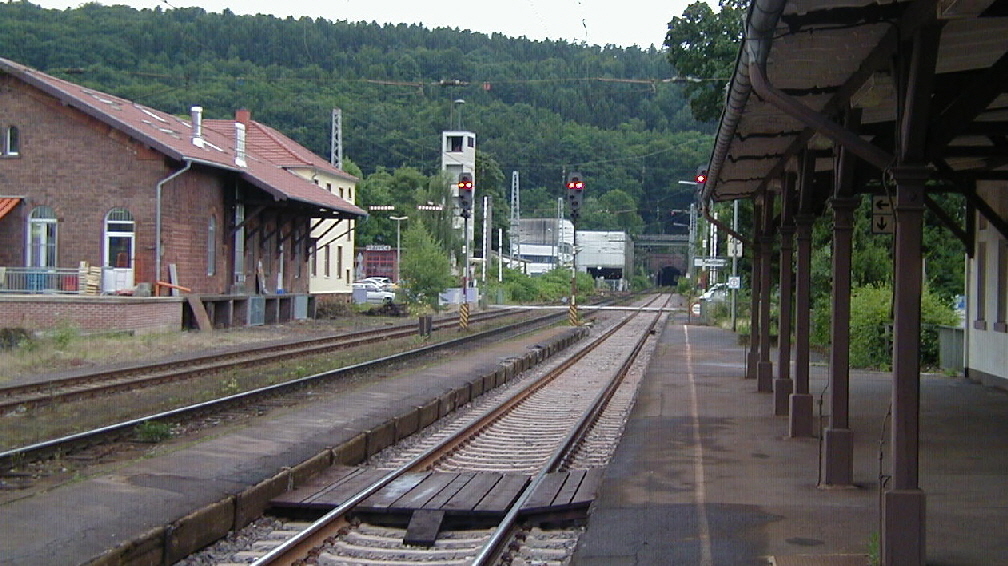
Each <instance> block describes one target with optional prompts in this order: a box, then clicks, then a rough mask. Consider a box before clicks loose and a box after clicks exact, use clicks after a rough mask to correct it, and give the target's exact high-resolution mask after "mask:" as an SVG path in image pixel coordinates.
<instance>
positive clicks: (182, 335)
mask: <svg viewBox="0 0 1008 566" xmlns="http://www.w3.org/2000/svg"><path fill="white" fill-rule="evenodd" d="M361 318H363V319H365V321H367V322H370V323H371V326H375V325H378V326H386V325H387V323H388V321H389V319H382V318H372V317H366V318H365V317H361ZM403 320H408V319H395V321H396V322H400V321H403ZM343 324H344V327H345V325H346V324H347V323H346V322H345V321H344V322H343ZM497 324H503V323H491V324H490V325H489V326H496V325H497ZM291 326H292V325H281V326H273V327H256V328H254V329H245V330H236V331H229V332H220V331H215V332H213V333H211V334H206V333H186V332H179V333H175V334H172V335H145V336H136V337H121V336H120V337H108V336H80V337H78V338H75V339H72V340H70V341H69V342H68V343H67V344H66V346H65V348H63V349H55V348H54V347H53V345H52V342H51V341H50V338H48V337H42V338H38V339H36V340H37V343H38V344H43V345H44V346H39V347H37V348H35V349H33V350H32V351H31V352H24V351H21V352H4V355H3V356H0V358H4V357H5V358H7V360H8V361H9V360H11V359H14V358H18V357H19V356H31V357H32V358H33V359H34V360H35V362H34V363H36V364H38V366H39V367H47V368H48V367H54V366H57V365H59V364H65V362H66V360H67V359H69V358H71V357H72V356H84V355H85V354H86V351H87V350H89V349H90V350H94V352H91V353H90V354H88V356H89V357H88V360H92V361H89V362H88V364H89V365H90V364H96V365H97V363H99V362H105V363H108V362H109V360H113V359H114V360H122V359H129V358H130V356H131V355H134V354H136V355H137V358H134V360H140V359H145V358H147V357H149V358H157V357H162V356H164V355H166V354H167V353H169V352H172V353H175V352H187V353H193V352H194V351H196V350H205V349H207V347H208V346H210V345H212V346H214V347H218V346H222V345H232V344H240V343H252V342H256V341H262V340H266V339H277V338H283V337H286V338H290V337H291V334H292V333H305V334H306V335H307V334H310V333H315V334H317V333H319V332H322V331H328V332H332V331H335V330H338V329H337V328H334V327H333V326H331V325H328V324H326V323H325V322H324V321H320V322H313V323H312V324H295V325H293V328H292V327H291ZM489 326H488V327H489ZM449 337H453V336H452V335H450V334H447V333H446V334H444V335H442V336H441V338H442V339H444V338H449ZM208 341H209V343H208ZM424 343H425V341H424V340H423V339H421V338H419V337H417V336H411V337H405V338H398V339H394V340H380V341H375V342H372V343H370V344H367V345H362V346H358V347H356V348H350V349H346V350H339V351H336V352H333V353H332V354H323V355H319V356H312V357H301V358H297V359H292V360H287V361H281V362H277V363H275V364H270V365H268V366H267V365H259V366H256V367H254V368H249V369H239V370H229V371H224V372H218V373H213V374H208V375H202V376H199V377H196V378H193V379H190V380H187V381H184V382H179V383H170V384H165V385H160V386H157V387H148V388H143V389H138V390H135V391H128V392H121V393H114V394H110V395H106V396H102V397H98V398H93V399H87V400H84V401H80V402H72V403H67V404H64V405H56V406H46V407H39V408H36V409H31V410H24V411H18V412H15V413H11V414H8V415H6V416H5V417H4V418H2V419H0V450H5V449H10V448H14V447H17V446H24V445H28V444H32V443H36V442H41V441H44V440H48V439H51V438H56V437H59V436H64V435H68V434H72V433H75V432H80V431H83V430H90V429H92V428H97V427H100V426H105V425H108V424H112V423H117V422H122V421H124V420H128V419H134V418H140V417H143V416H145V415H151V414H155V413H158V412H162V411H166V410H170V409H174V408H177V407H182V406H187V405H191V404H195V403H200V402H204V401H209V400H211V399H216V398H219V397H221V396H226V395H232V394H236V393H240V392H243V391H249V390H251V389H256V388H259V387H265V386H268V385H273V384H276V383H281V382H285V381H290V380H293V379H297V378H300V377H305V376H309V375H314V374H318V373H322V372H325V371H331V370H333V369H335V368H341V367H346V366H349V365H353V364H357V363H360V362H364V361H368V360H372V359H375V358H379V357H383V356H388V355H391V354H394V353H398V352H402V351H405V350H409V349H412V348H415V347H417V346H418V345H420V344H424ZM103 354H104V355H103ZM21 363H24V362H23V361H22V362H21ZM81 365H83V364H81ZM20 367H28V366H27V365H23V366H20ZM50 371H51V370H50ZM346 385H347V386H352V385H353V382H350V383H348V384H346Z"/></svg>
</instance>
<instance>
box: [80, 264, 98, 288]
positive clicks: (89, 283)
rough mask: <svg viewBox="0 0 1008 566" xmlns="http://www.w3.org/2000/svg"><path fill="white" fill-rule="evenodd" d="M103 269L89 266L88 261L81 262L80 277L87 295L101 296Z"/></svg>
mask: <svg viewBox="0 0 1008 566" xmlns="http://www.w3.org/2000/svg"><path fill="white" fill-rule="evenodd" d="M101 271H102V270H101V268H100V267H93V266H89V265H88V263H87V262H86V261H82V262H80V266H78V268H77V273H78V277H79V278H80V280H81V281H84V294H85V295H100V294H101Z"/></svg>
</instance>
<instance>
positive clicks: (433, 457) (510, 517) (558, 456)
mask: <svg viewBox="0 0 1008 566" xmlns="http://www.w3.org/2000/svg"><path fill="white" fill-rule="evenodd" d="M655 300H657V299H655ZM632 318H633V317H627V318H626V319H624V320H622V321H620V322H619V323H618V324H616V325H614V326H613V327H612V328H610V329H608V330H607V331H606V332H605V333H603V334H601V335H600V336H598V337H597V338H595V339H594V340H592V341H591V342H589V343H588V344H587V345H586V346H585V347H584V348H582V349H581V350H580V351H578V352H576V353H575V354H574V355H572V356H571V357H569V358H568V359H566V360H564V361H563V362H561V363H560V364H558V365H557V367H555V368H553V369H552V370H550V372H549V373H547V374H546V375H544V376H542V377H540V378H539V379H536V380H535V381H533V382H531V383H528V384H525V385H524V386H522V387H521V388H519V389H516V390H515V391H513V392H512V393H511V394H509V395H508V397H507V398H506V399H504V400H503V401H502V402H500V403H499V404H498V405H497V406H496V407H494V408H492V409H491V410H489V411H488V412H487V413H486V414H484V415H482V416H481V417H480V418H478V419H476V420H475V421H474V422H472V423H470V424H469V425H468V426H466V427H465V428H463V429H462V430H459V431H456V432H455V433H454V434H452V435H450V436H449V437H448V438H447V439H445V440H443V441H442V442H440V443H439V444H438V445H437V446H433V447H431V448H429V449H427V450H426V451H424V452H422V453H421V454H418V455H416V456H414V457H413V458H411V459H410V460H409V461H407V462H405V463H403V464H402V465H400V466H399V467H398V468H396V469H394V470H391V471H389V472H388V473H387V474H385V475H384V476H382V477H381V478H379V479H378V480H376V481H375V482H374V483H372V484H371V485H369V486H367V487H366V488H364V489H363V490H361V491H360V492H358V493H357V494H355V495H354V496H352V497H351V498H350V499H348V500H347V501H346V502H345V503H343V504H342V505H340V506H338V507H336V508H335V509H333V510H331V511H329V512H328V513H326V514H325V515H324V516H322V517H321V518H319V519H318V520H317V521H315V522H314V523H312V525H311V526H309V527H308V528H306V529H305V530H303V531H301V532H300V533H298V534H297V535H295V536H294V537H292V538H290V539H288V540H287V541H285V542H284V543H283V544H281V545H279V546H277V547H276V548H274V549H273V550H271V551H270V552H268V553H267V554H265V555H264V556H262V557H260V558H259V559H258V560H256V561H255V562H253V563H252V566H293V565H295V564H299V563H301V561H302V560H303V559H304V557H305V556H306V555H308V554H309V553H310V551H311V550H313V549H314V548H316V547H317V546H319V545H321V544H322V543H323V542H324V541H325V540H326V539H328V538H330V537H332V536H333V535H334V534H335V533H336V532H338V531H339V529H341V528H343V527H344V526H345V525H347V524H348V521H347V519H346V516H347V514H349V513H350V512H351V511H352V510H353V508H354V507H356V506H357V505H358V504H359V503H361V502H362V501H364V500H365V499H367V498H368V497H370V496H371V495H373V494H375V493H377V492H378V491H379V490H380V489H381V488H383V487H384V486H386V485H388V484H389V483H391V482H392V481H394V480H395V479H396V478H398V477H400V476H402V475H404V474H406V473H410V472H414V471H419V470H423V469H426V468H428V467H430V466H431V465H433V464H434V463H436V462H437V461H438V460H439V459H440V458H442V457H443V455H445V454H447V453H450V452H452V451H453V450H455V448H457V447H458V446H460V445H461V444H463V443H464V442H466V441H467V440H468V439H469V438H471V437H472V436H473V435H474V434H476V433H477V432H479V431H481V430H483V429H484V428H486V426H487V425H488V424H489V423H491V422H493V421H495V420H497V419H499V418H500V417H501V416H502V415H505V414H507V413H508V412H510V411H511V410H513V409H514V408H515V407H516V406H517V405H519V404H520V403H521V402H522V401H524V400H525V399H527V398H528V397H530V396H531V395H532V394H534V393H535V392H536V391H538V390H540V389H542V388H543V387H545V386H546V385H548V384H549V383H550V382H551V381H553V380H554V379H556V378H557V377H558V376H560V375H561V374H562V373H563V372H565V371H566V370H568V369H570V367H572V366H573V365H574V364H576V363H577V362H578V361H580V360H581V359H583V358H584V357H585V356H587V355H588V354H589V353H590V352H591V351H592V350H594V349H595V348H597V347H598V346H599V345H600V344H602V343H603V342H605V341H606V340H607V339H609V338H610V337H611V336H612V335H613V334H615V333H616V332H617V331H619V330H620V329H621V328H623V327H624V326H625V325H626V324H628V323H629V321H630V320H631V319H632ZM658 318H659V317H658V316H656V317H655V320H654V321H652V323H651V326H650V327H649V331H648V332H646V333H645V335H644V337H643V339H642V340H641V341H639V342H638V344H637V345H636V346H635V348H634V349H633V351H632V352H631V355H630V359H629V360H628V361H625V362H624V364H623V365H622V366H621V368H620V370H618V371H617V374H616V377H614V379H613V381H612V382H610V384H609V385H608V386H607V387H606V389H605V390H604V391H603V392H601V393H600V394H599V395H598V396H597V398H596V400H595V402H594V403H593V404H592V407H591V408H590V409H589V410H588V411H586V412H585V413H584V414H583V415H582V417H581V420H580V421H579V425H578V426H577V427H575V428H574V429H573V430H572V432H571V433H570V434H569V435H568V436H567V437H566V438H565V440H564V442H563V443H562V444H561V445H560V447H559V448H557V449H556V450H555V451H554V453H553V455H552V456H551V458H550V461H549V463H548V465H547V467H544V468H543V471H541V472H540V473H539V474H538V475H537V476H536V478H535V480H534V485H533V484H530V486H529V487H526V489H525V490H524V491H523V492H522V494H521V496H520V497H519V499H518V500H517V501H516V502H515V503H514V504H513V505H512V507H511V509H510V511H509V513H508V514H507V515H506V516H505V518H504V521H505V522H506V523H507V524H508V526H507V527H506V529H505V531H506V532H505V533H504V534H500V535H498V534H497V533H498V532H499V531H500V530H501V528H500V527H498V529H497V531H495V533H494V537H492V538H491V539H490V541H488V543H487V544H486V545H484V548H483V549H482V551H481V556H482V554H492V553H496V552H497V551H498V550H499V548H500V544H502V543H501V542H500V540H499V539H500V538H501V537H505V538H504V540H506V536H505V535H506V534H507V533H508V532H510V530H511V526H512V525H513V524H514V522H515V520H516V517H517V515H518V512H519V510H520V509H521V506H522V505H523V504H524V502H525V501H527V500H528V498H529V497H530V496H531V494H532V493H533V491H534V487H535V486H538V484H539V483H541V481H542V478H543V477H545V475H546V474H547V473H548V472H549V471H552V470H553V469H555V468H556V462H562V461H564V460H565V459H566V458H567V457H568V453H569V452H570V450H571V449H572V448H573V446H576V444H577V441H578V439H579V438H580V437H581V436H582V435H583V434H584V433H585V432H586V431H587V430H588V429H589V428H590V427H589V426H588V425H586V424H585V423H584V420H583V419H586V418H594V416H595V415H597V414H598V413H599V412H600V411H601V410H602V408H603V407H604V406H605V402H606V401H607V400H608V399H609V398H611V396H612V394H613V392H615V390H616V388H617V387H618V385H619V383H618V382H619V381H622V378H623V376H624V375H626V372H627V371H628V370H629V367H630V364H632V363H633V359H635V358H636V356H637V355H638V353H639V352H640V350H641V349H642V348H643V343H644V340H646V338H647V336H648V335H650V333H651V332H650V329H652V328H653V327H654V325H655V324H656V322H657V320H658ZM613 382H616V383H615V385H614V384H613ZM502 524H505V523H502ZM474 564H482V562H474Z"/></svg>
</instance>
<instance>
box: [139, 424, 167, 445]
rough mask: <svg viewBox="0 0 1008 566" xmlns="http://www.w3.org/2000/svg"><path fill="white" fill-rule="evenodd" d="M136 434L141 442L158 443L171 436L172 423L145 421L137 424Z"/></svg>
mask: <svg viewBox="0 0 1008 566" xmlns="http://www.w3.org/2000/svg"><path fill="white" fill-rule="evenodd" d="M133 432H134V434H135V436H136V439H137V440H138V441H139V442H150V443H158V442H162V441H165V440H168V439H169V438H171V435H172V432H171V425H168V424H166V423H159V422H157V421H144V422H142V423H140V424H138V425H137V426H136V429H134V431H133Z"/></svg>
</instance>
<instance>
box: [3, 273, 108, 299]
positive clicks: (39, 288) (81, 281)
mask: <svg viewBox="0 0 1008 566" xmlns="http://www.w3.org/2000/svg"><path fill="white" fill-rule="evenodd" d="M87 274H88V272H87V271H83V272H82V271H81V270H79V269H77V268H69V267H0V293H19V294H43V293H45V294H69V295H77V294H84V293H85V291H86V290H87ZM100 290H101V277H100V276H99V277H98V289H97V291H98V292H100Z"/></svg>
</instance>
